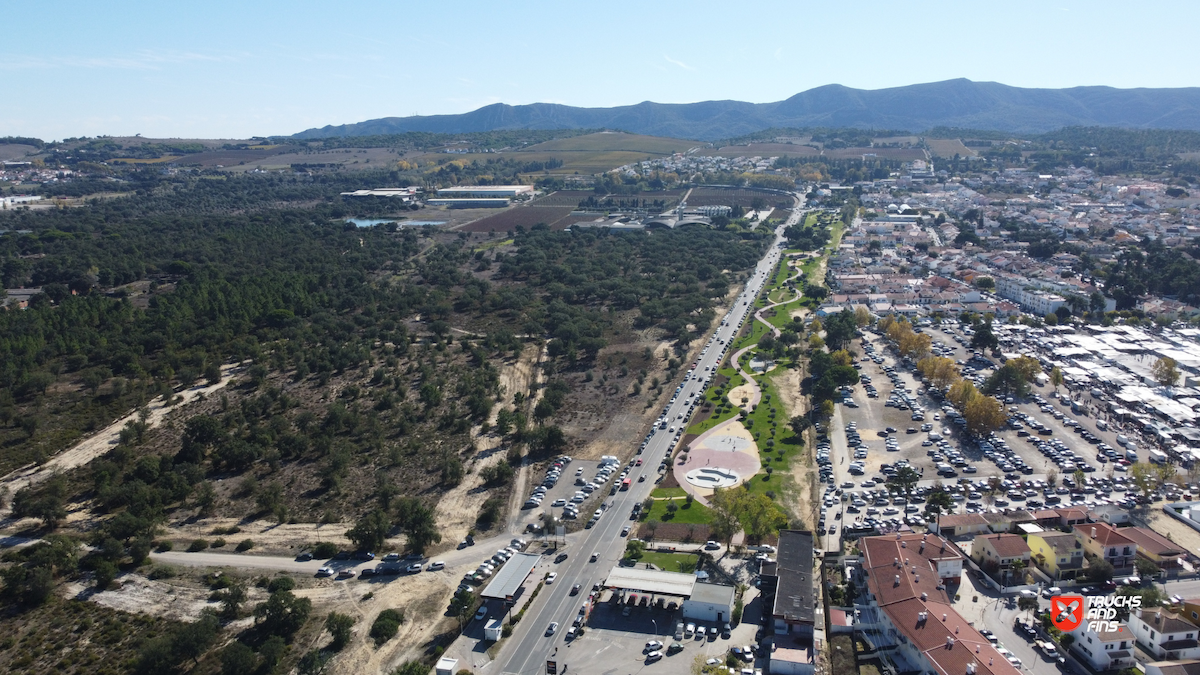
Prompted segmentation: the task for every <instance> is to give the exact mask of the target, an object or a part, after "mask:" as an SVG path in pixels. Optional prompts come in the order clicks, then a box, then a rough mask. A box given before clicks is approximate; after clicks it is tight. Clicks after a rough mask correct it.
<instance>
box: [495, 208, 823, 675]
mask: <svg viewBox="0 0 1200 675" xmlns="http://www.w3.org/2000/svg"><path fill="white" fill-rule="evenodd" d="M802 206H803V200H802V198H800V197H797V207H796V208H795V209H793V211H792V215H791V217H790V218H788V220H787V222H785V223H784V224H782V225H780V226H779V228H778V229H777V230H776V239H775V242H774V243H773V245H772V246H771V248H770V250H768V251H767V253H766V255H765V256H764V257H763V259H762V260H760V261H759V263H758V266H757V267H756V268H755V270H754V272H753V274H752V275H751V276H750V277H749V279H748V280H747V282H746V287H745V289H743V291H742V293H741V295H739V296H738V297H737V299H736V300H735V301H734V305H733V308H732V309H731V310H730V311H729V313H728V314H727V315H726V316H725V318H724V321H722V322H721V323H720V324H719V325H718V326H717V327H716V329H715V330H714V331H713V337H714V338H716V339H720V340H722V341H724V347H723V346H722V345H721V344H720V343H718V342H716V341H710V344H711V348H709V349H708V351H707V353H706V354H703V355H702V356H700V357H699V358H698V359H697V362H696V368H695V369H694V373H695V374H694V375H692V376H685V378H684V381H683V382H682V386H683V388H682V389H681V390H680V392H679V394H678V395H677V396H676V397H675V399H674V402H672V403H671V404H670V406H668V409H667V419H669V420H672V423H674V424H680V423H679V422H675V420H676V419H677V416H678V415H679V414H681V413H682V414H685V416H686V415H687V414H688V413H690V409H691V407H692V406H691V403H690V401H692V400H693V399H695V398H698V397H700V396H701V394H702V392H703V384H702V383H701V379H703V375H704V373H706V372H709V373H711V372H712V371H713V370H715V369H716V368H717V367H718V366H719V365H720V362H721V359H722V358H723V356H724V354H725V353H726V349H727V348H728V346H729V343H730V341H731V340H732V339H733V337H734V336H736V335H737V332H738V330H739V329H740V327H741V325H742V323H743V322H744V321H745V320H746V317H747V316H748V314H749V312H750V310H751V309H753V307H754V301H755V299H756V298H757V297H758V294H759V293H760V292H761V291H762V288H763V284H764V283H765V282H766V281H767V280H768V279H769V278H770V275H771V273H772V271H773V270H774V269H775V265H776V264H777V263H778V262H779V259H780V255H781V250H782V249H781V248H780V246H779V244H781V243H782V241H783V231H784V229H786V228H787V227H788V226H790V225H793V224H795V223H796V222H797V221H798V220H799V219H800V218H801V217H802V216H803V210H802V208H801V207H802ZM706 368H708V370H707V371H706V370H705V369H706ZM693 394H694V395H695V396H692V395H693ZM686 421H687V420H686V419H684V420H683V421H682V424H684V425H685V424H686ZM682 428H683V427H682V426H681V427H680V429H681V430H682ZM636 442H637V441H636V440H635V439H630V444H631V445H632V444H633V443H636ZM677 442H678V440H677V439H676V437H675V435H673V434H670V433H669V432H667V431H666V430H661V429H660V430H658V431H656V432H655V433H654V434H653V435H652V436H651V437H650V441H649V443H647V445H646V449H645V450H644V451H643V453H642V455H641V457H642V459H643V461H644V462H645V464H646V465H648V466H652V467H653V466H657V465H658V464H659V463H660V462H661V461H662V460H663V459H664V458H665V457H668V456H669V454H670V452H671V451H672V449H673V448H674V447H675V445H676V444H677ZM653 488H654V483H652V482H649V481H647V482H645V483H638V482H634V483H633V484H632V486H631V487H630V489H629V490H628V491H622V492H617V493H616V495H615V496H614V497H612V498H611V499H610V502H611V503H612V506H611V507H609V508H608V510H607V511H606V512H605V513H604V515H603V516H602V517H601V518H600V520H599V522H597V523H596V525H595V526H594V527H592V528H591V529H585V530H583V531H581V532H578V533H575V534H572V535H569V536H568V537H567V548H566V549H565V550H566V551H567V552H568V554H569V557H568V558H567V560H566V561H565V562H563V563H561V564H558V565H555V564H550V565H549V566H547V567H543V568H540V570H539V571H555V572H558V575H559V579H558V581H557V583H555V584H552V585H550V586H547V587H545V588H544V589H543V591H542V593H541V594H540V596H539V599H538V600H536V601H535V602H534V603H533V605H531V606H530V607H529V608H528V609H527V610H526V614H525V617H524V619H522V620H521V622H520V623H518V624H517V625H516V626H515V627H514V630H513V634H512V636H511V637H510V638H509V639H508V640H507V641H506V642H505V643H504V645H503V648H502V649H501V651H500V654H499V655H498V656H497V659H496V661H494V662H493V663H492V664H488V666H486V667H487V669H488V670H489V671H491V672H500V673H520V674H526V673H536V672H541V671H542V669H543V668H544V667H545V666H544V665H543V662H544V661H546V660H547V658H548V657H550V656H551V655H552V654H554V653H555V650H556V649H558V650H560V653H559V654H558V656H557V658H558V660H559V662H560V663H563V662H565V663H567V664H569V663H570V661H571V659H576V661H577V663H578V664H582V663H583V662H584V661H585V660H587V659H589V658H596V655H591V657H589V656H588V655H586V654H584V653H583V649H585V648H584V647H581V648H580V649H575V650H572V643H569V642H566V641H565V640H564V638H563V636H564V634H565V632H566V628H567V627H568V626H570V625H571V621H572V620H573V618H574V617H575V615H576V614H577V613H578V612H579V606H580V605H581V604H582V603H583V602H584V601H586V599H587V595H586V594H585V593H581V594H580V595H578V596H571V595H570V591H571V586H572V585H573V584H581V585H582V586H583V588H585V589H586V588H590V587H591V586H592V584H594V583H596V582H599V581H603V580H604V579H605V578H607V576H608V572H609V570H611V569H612V567H613V566H614V565H615V564H616V563H617V561H618V560H619V559H620V558H621V556H622V555H623V554H624V550H625V545H624V540H623V539H622V538H621V536H620V532H621V528H623V527H625V526H626V525H632V524H634V521H631V520H629V514H630V512H631V511H632V509H633V505H634V504H637V503H639V502H641V501H643V500H645V499H646V498H647V497H648V496H649V495H650V492H651V490H652V489H653ZM593 552H596V553H599V559H598V560H597V561H596V562H594V563H591V562H588V559H589V557H590V556H591V554H592V553H593ZM551 621H557V622H558V623H559V630H558V631H557V632H556V633H555V634H554V635H553V636H551V637H546V636H545V633H546V628H547V626H549V624H550V622H551ZM658 628H659V629H660V632H661V633H666V632H667V631H668V630H670V629H671V628H673V627H671V626H659V627H658ZM580 644H581V645H582V644H583V643H582V642H581V643H580ZM561 652H565V653H561ZM493 665H496V666H498V668H495V669H493V668H492V666H493ZM559 667H560V668H562V666H561V665H560V666H559ZM560 672H561V671H560Z"/></svg>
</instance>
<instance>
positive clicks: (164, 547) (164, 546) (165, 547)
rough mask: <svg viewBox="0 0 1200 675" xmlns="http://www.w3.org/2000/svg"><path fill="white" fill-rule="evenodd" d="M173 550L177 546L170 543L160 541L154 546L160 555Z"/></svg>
mask: <svg viewBox="0 0 1200 675" xmlns="http://www.w3.org/2000/svg"><path fill="white" fill-rule="evenodd" d="M173 548H175V545H174V544H172V543H171V542H169V541H159V542H155V544H154V550H155V551H158V552H159V553H166V552H167V551H170V550H171V549H173Z"/></svg>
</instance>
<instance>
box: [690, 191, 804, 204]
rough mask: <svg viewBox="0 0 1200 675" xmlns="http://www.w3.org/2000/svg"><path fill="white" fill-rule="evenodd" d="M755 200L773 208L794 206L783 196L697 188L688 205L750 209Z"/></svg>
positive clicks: (760, 192)
mask: <svg viewBox="0 0 1200 675" xmlns="http://www.w3.org/2000/svg"><path fill="white" fill-rule="evenodd" d="M755 200H761V201H762V203H763V204H765V205H771V206H775V205H778V204H782V205H783V207H784V208H790V207H791V205H792V200H791V199H789V198H787V197H784V196H782V195H777V194H774V193H771V192H763V191H761V190H747V189H743V188H696V189H695V190H692V194H690V195H688V198H687V205H688V206H689V207H696V206H741V207H742V208H750V206H751V205H752V204H753V203H754V202H755Z"/></svg>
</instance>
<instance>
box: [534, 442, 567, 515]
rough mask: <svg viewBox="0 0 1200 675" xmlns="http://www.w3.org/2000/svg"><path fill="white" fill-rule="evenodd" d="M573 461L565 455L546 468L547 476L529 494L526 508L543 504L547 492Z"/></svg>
mask: <svg viewBox="0 0 1200 675" xmlns="http://www.w3.org/2000/svg"><path fill="white" fill-rule="evenodd" d="M570 463H571V458H570V457H568V456H567V455H563V456H561V457H559V458H558V459H556V460H554V462H553V463H552V464H551V465H550V466H549V467H548V468H547V469H546V478H545V479H543V480H542V484H541V485H539V486H537V487H535V488H534V489H533V493H532V494H530V495H529V499H527V500H525V508H527V509H536V508H537V507H539V506H541V505H542V500H543V499H544V498H545V497H546V492H547V491H548V490H549V489H550V488H552V487H554V486H555V485H557V484H558V479H559V478H561V477H562V471H563V469H564V468H566V466H567V465H568V464H570Z"/></svg>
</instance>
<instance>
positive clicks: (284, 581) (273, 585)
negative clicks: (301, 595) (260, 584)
mask: <svg viewBox="0 0 1200 675" xmlns="http://www.w3.org/2000/svg"><path fill="white" fill-rule="evenodd" d="M295 587H296V580H295V579H293V578H291V577H275V578H274V579H272V580H271V581H270V582H269V583H267V592H268V593H274V592H275V591H290V590H292V589H293V588H295Z"/></svg>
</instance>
